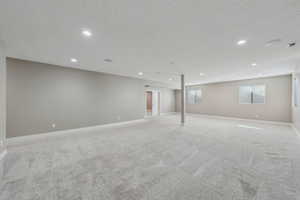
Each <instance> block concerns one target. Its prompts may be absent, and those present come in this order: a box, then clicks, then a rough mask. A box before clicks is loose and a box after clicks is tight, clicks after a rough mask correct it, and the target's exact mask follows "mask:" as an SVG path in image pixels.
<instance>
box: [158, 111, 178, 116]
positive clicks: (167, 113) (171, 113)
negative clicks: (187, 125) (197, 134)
mask: <svg viewBox="0 0 300 200" xmlns="http://www.w3.org/2000/svg"><path fill="white" fill-rule="evenodd" d="M175 114H177V112H166V113H160V116H165V115H175Z"/></svg>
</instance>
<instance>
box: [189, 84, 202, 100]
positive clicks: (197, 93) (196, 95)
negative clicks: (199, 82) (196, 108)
mask: <svg viewBox="0 0 300 200" xmlns="http://www.w3.org/2000/svg"><path fill="white" fill-rule="evenodd" d="M201 98H202V91H201V88H188V89H187V103H188V104H199V103H200V102H201Z"/></svg>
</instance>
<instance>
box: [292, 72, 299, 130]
mask: <svg viewBox="0 0 300 200" xmlns="http://www.w3.org/2000/svg"><path fill="white" fill-rule="evenodd" d="M297 79H298V81H297ZM292 81H293V84H292V88H293V89H292V91H293V94H292V121H293V124H294V126H295V127H296V128H297V130H298V131H299V132H300V104H299V102H298V103H296V101H295V92H296V89H298V95H300V91H299V89H300V67H296V68H295V72H294V73H293V77H292ZM296 84H297V86H296Z"/></svg>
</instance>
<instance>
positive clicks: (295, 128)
mask: <svg viewBox="0 0 300 200" xmlns="http://www.w3.org/2000/svg"><path fill="white" fill-rule="evenodd" d="M291 127H292V128H293V130H294V131H295V133H296V135H297V136H298V137H300V132H299V130H298V129H297V127H296V126H295V124H294V123H292V124H291Z"/></svg>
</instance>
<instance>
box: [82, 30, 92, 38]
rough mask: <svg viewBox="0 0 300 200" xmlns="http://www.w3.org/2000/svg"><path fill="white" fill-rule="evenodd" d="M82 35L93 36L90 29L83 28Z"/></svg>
mask: <svg viewBox="0 0 300 200" xmlns="http://www.w3.org/2000/svg"><path fill="white" fill-rule="evenodd" d="M81 33H82V35H84V36H85V37H91V36H92V35H93V34H92V32H91V31H90V30H87V29H83V30H82V31H81Z"/></svg>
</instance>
